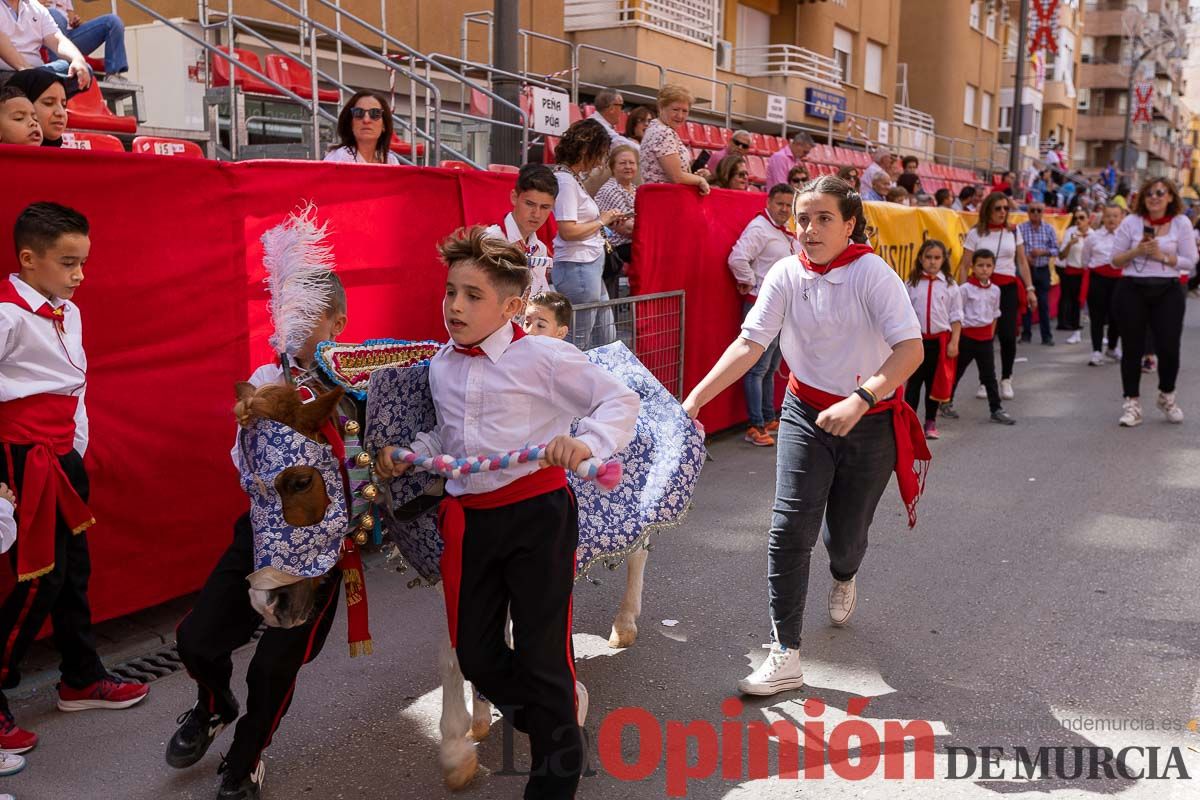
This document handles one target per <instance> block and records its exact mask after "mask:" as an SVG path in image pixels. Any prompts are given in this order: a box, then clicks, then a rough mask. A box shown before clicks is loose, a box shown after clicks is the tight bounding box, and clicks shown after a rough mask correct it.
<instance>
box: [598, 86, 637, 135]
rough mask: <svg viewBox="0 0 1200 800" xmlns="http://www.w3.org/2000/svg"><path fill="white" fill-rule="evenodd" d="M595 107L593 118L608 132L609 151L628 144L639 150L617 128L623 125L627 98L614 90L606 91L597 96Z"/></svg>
mask: <svg viewBox="0 0 1200 800" xmlns="http://www.w3.org/2000/svg"><path fill="white" fill-rule="evenodd" d="M594 105H595V106H596V113H595V114H593V115H592V116H591V118H592V119H594V120H596V122H599V123H600V124H601V125H603V126H604V130H606V131H608V138H609V140H610V141H609V143H608V145H609V146H608V149H609V150H612V149H613V148H614V147H619V146H620V145H623V144H627V145H629V146H630V147H632V148H634V149H635V150H637V149H638V148H639V145H638V143H637V142H635V141H634V140H633V139H630V138H629V137H628V136H625V135H624V134H623V133H621V132H620V131H618V130H617V126H618V125H620V124H621V112H622V111H624V110H625V98H623V97H621V95H620V94H619V93H617V92H615V91H613V90H612V89H605V90H604V91H602V92H600V94H598V95H596V100H595V103H594Z"/></svg>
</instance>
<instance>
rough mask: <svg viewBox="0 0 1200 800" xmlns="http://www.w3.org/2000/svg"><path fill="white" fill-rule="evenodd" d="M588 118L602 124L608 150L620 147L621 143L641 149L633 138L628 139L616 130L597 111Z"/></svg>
mask: <svg viewBox="0 0 1200 800" xmlns="http://www.w3.org/2000/svg"><path fill="white" fill-rule="evenodd" d="M588 119H594V120H596V122H599V123H600V124H601V125H602V126H604V130H606V131H608V149H609V150H612V149H613V148H614V147H620V146H621V145H628V146H629V147H632V148H633V149H634V150H641V145H639V144H638V143H637V142H635V141H634V140H633V139H630V138H629V137H628V136H625V135H624V134H623V133H620V132H619V131H617V129H616V128H614V127H613V126H612V125H610V124H609V122H608V120H606V119H605V118H604V116H603V115H602V114H601V113H600V112H599V111H597V112H596V113H594V114H592V115H591V116H590V117H588Z"/></svg>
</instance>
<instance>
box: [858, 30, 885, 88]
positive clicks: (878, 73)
mask: <svg viewBox="0 0 1200 800" xmlns="http://www.w3.org/2000/svg"><path fill="white" fill-rule="evenodd" d="M863 88H864V89H866V90H867V91H868V92H875V93H876V94H881V93H882V92H883V45H881V44H876V43H875V42H867V51H866V59H865V61H864V63H863Z"/></svg>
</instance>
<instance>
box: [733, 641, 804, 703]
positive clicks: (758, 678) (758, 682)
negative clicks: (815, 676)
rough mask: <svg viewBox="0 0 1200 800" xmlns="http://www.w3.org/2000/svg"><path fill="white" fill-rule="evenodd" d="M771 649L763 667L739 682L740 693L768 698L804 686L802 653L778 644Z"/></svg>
mask: <svg viewBox="0 0 1200 800" xmlns="http://www.w3.org/2000/svg"><path fill="white" fill-rule="evenodd" d="M764 646H765V645H764ZM770 649H771V652H770V653H768V654H767V660H766V661H764V662H763V663H762V666H760V667H759V668H758V669H756V670H754V672H751V673H750V674H749V675H748V676H747V677H745V678H742V679H741V680H740V681H738V691H739V692H741V693H742V694H754V695H759V696H767V695H772V694H776V693H778V692H786V691H788V690H790V689H799V688H801V687H803V686H804V670H803V669H802V668H801V666H800V651H799V650H789V649H788V648H786V647H784V646H783V645H781V644H778V643H776V644H773V645H771V648H770Z"/></svg>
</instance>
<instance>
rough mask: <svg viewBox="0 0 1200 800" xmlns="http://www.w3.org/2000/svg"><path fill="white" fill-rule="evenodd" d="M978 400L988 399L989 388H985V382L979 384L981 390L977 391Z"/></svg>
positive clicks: (976, 397)
mask: <svg viewBox="0 0 1200 800" xmlns="http://www.w3.org/2000/svg"><path fill="white" fill-rule="evenodd" d="M975 399H976V400H987V389H985V388H983V384H980V385H979V391H977V392H975Z"/></svg>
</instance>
